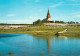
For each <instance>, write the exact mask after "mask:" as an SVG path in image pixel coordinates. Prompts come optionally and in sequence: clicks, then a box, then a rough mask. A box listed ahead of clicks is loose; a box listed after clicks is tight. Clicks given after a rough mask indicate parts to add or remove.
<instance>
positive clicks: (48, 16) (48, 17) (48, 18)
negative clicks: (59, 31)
mask: <svg viewBox="0 0 80 56" xmlns="http://www.w3.org/2000/svg"><path fill="white" fill-rule="evenodd" d="M50 18H51V16H50V13H49V9H48V13H47V20H48V21H50Z"/></svg>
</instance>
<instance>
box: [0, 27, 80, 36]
mask: <svg viewBox="0 0 80 56" xmlns="http://www.w3.org/2000/svg"><path fill="white" fill-rule="evenodd" d="M65 29H68V31H67V32H66V33H62V34H59V35H61V36H80V26H65V27H64V26H31V27H26V28H17V29H0V33H18V34H31V35H34V36H54V35H55V34H56V33H57V32H60V31H63V30H65Z"/></svg>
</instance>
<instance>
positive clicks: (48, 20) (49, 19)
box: [46, 9, 53, 23]
mask: <svg viewBox="0 0 80 56" xmlns="http://www.w3.org/2000/svg"><path fill="white" fill-rule="evenodd" d="M46 20H47V22H48V23H53V21H52V20H51V16H50V13H49V9H48V12H47V16H46Z"/></svg>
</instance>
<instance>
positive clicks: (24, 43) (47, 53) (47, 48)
mask: <svg viewBox="0 0 80 56" xmlns="http://www.w3.org/2000/svg"><path fill="white" fill-rule="evenodd" d="M0 55H2V56H80V38H76V37H66V36H59V37H56V36H53V37H47V38H44V37H35V36H32V35H29V34H8V33H5V34H3V33H1V34H0Z"/></svg>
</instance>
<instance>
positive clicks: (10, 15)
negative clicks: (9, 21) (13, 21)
mask: <svg viewBox="0 0 80 56" xmlns="http://www.w3.org/2000/svg"><path fill="white" fill-rule="evenodd" d="M7 16H8V17H12V16H16V15H15V14H8V15H7Z"/></svg>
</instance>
